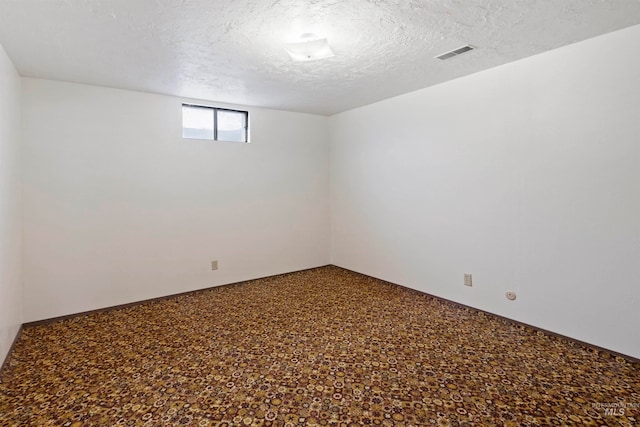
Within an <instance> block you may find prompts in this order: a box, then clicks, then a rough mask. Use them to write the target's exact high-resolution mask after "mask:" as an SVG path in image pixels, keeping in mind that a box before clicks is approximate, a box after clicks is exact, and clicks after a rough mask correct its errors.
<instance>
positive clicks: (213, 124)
mask: <svg viewBox="0 0 640 427" xmlns="http://www.w3.org/2000/svg"><path fill="white" fill-rule="evenodd" d="M248 136H249V112H248V111H241V110H229V109H226V108H216V107H206V106H204V105H192V104H182V137H183V138H190V139H211V140H213V141H231V142H249V138H248Z"/></svg>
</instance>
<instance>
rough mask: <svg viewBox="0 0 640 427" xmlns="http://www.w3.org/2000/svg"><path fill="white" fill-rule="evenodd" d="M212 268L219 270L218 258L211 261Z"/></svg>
mask: <svg viewBox="0 0 640 427" xmlns="http://www.w3.org/2000/svg"><path fill="white" fill-rule="evenodd" d="M211 269H212V270H217V269H218V260H217V259H214V260H213V261H211Z"/></svg>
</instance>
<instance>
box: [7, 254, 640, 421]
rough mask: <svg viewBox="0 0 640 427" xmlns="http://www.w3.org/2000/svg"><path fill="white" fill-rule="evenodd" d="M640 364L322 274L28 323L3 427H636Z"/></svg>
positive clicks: (404, 293)
mask: <svg viewBox="0 0 640 427" xmlns="http://www.w3.org/2000/svg"><path fill="white" fill-rule="evenodd" d="M639 420H640V365H638V364H636V363H632V362H629V361H625V360H624V359H623V358H621V357H614V356H612V355H610V354H609V353H606V352H601V351H598V350H595V349H592V348H587V347H584V346H582V345H580V344H576V343H573V342H571V341H568V340H565V339H561V338H557V337H553V336H548V335H545V334H543V333H541V332H536V331H534V330H532V329H530V328H528V327H524V326H521V325H516V324H513V323H512V322H510V321H507V320H504V319H500V318H496V317H494V316H491V315H487V314H483V313H481V312H477V311H475V310H471V309H466V308H464V307H460V306H457V305H455V304H453V303H449V302H445V301H441V300H438V299H436V298H433V297H430V296H427V295H424V294H420V293H418V292H415V291H412V290H409V289H405V288H402V287H399V286H395V285H392V284H389V283H386V282H382V281H379V280H376V279H373V278H370V277H366V276H362V275H359V274H356V273H353V272H349V271H346V270H343V269H340V268H337V267H323V268H319V269H314V270H308V271H304V272H299V273H292V274H286V275H281V276H276V277H271V278H267V279H261V280H255V281H251V282H245V283H242V284H237V285H231V286H226V287H220V288H215V289H211V290H206V291H201V292H197V293H193V294H189V295H184V296H179V297H175V298H172V299H167V300H163V301H155V302H148V303H145V304H142V305H138V306H134V307H128V308H122V309H117V310H112V311H107V312H102V313H93V314H89V315H84V316H80V317H75V318H72V319H67V320H63V321H57V322H55V323H50V324H47V325H43V326H37V327H29V328H26V329H25V330H24V331H23V334H22V336H21V338H20V339H19V341H18V342H17V344H16V346H15V348H14V352H13V353H12V355H11V358H10V361H9V363H8V364H7V366H6V368H5V370H4V371H3V372H2V375H1V377H0V425H1V426H49V425H51V426H116V425H126V426H174V425H189V426H208V425H223V426H226V425H228V426H299V425H303V426H314V425H326V426H351V425H365V426H367V425H373V426H375V425H382V426H428V425H439V426H458V425H460V426H462V425H479V426H500V425H505V426H511V425H512V426H529V425H544V426H549V425H563V426H570V425H591V426H601V425H608V426H620V425H623V426H632V425H640V424H639V422H640V421H639Z"/></svg>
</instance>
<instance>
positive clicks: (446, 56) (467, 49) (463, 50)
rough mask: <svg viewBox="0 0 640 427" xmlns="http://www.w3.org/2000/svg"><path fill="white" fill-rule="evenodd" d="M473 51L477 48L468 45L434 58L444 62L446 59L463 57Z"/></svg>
mask: <svg viewBox="0 0 640 427" xmlns="http://www.w3.org/2000/svg"><path fill="white" fill-rule="evenodd" d="M473 49H475V47H473V46H471V45H468V44H466V45H464V46H461V47H459V48H457V49H453V50H450V51H449V52H445V53H441V54H440V55H438V56H435V57H434V58H436V59H441V60H443V61H444V60H445V59H449V58H453V57H454V56H458V55H462V54H463V53H467V52H470V51H472V50H473Z"/></svg>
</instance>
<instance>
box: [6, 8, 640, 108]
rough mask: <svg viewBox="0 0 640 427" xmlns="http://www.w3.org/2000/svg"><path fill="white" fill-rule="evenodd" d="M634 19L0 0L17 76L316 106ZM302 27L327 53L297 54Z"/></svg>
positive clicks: (576, 13)
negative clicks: (321, 56) (453, 53)
mask: <svg viewBox="0 0 640 427" xmlns="http://www.w3.org/2000/svg"><path fill="white" fill-rule="evenodd" d="M638 23H640V0H225V1H220V0H155V1H152V0H0V44H2V46H3V47H4V49H5V51H6V52H7V54H8V55H9V57H10V58H11V60H12V61H13V62H14V64H15V66H16V68H17V69H18V71H19V72H20V74H21V75H23V76H29V77H39V78H45V79H54V80H63V81H71V82H78V83H88V84H94V85H100V86H109V87H115V88H123V89H132V90H138V91H145V92H154V93H161V94H168V95H176V96H183V97H189V98H200V99H208V100H214V101H219V102H228V103H235V104H245V105H251V106H260V107H268V108H276V109H284V110H292V111H301V112H308V113H316V114H324V115H331V114H335V113H338V112H341V111H345V110H348V109H351V108H355V107H358V106H362V105H366V104H369V103H372V102H375V101H379V100H382V99H385V98H389V97H392V96H395V95H399V94H402V93H406V92H410V91H413V90H416V89H420V88H424V87H427V86H430V85H434V84H437V83H441V82H443V81H447V80H451V79H454V78H456V77H460V76H463V75H467V74H470V73H474V72H478V71H481V70H484V69H487V68H490V67H494V66H497V65H500V64H504V63H507V62H510V61H514V60H517V59H520V58H524V57H527V56H531V55H535V54H537V53H541V52H544V51H547V50H550V49H554V48H557V47H560V46H563V45H566V44H570V43H573V42H576V41H580V40H584V39H587V38H590V37H593V36H597V35H600V34H604V33H607V32H610V31H614V30H617V29H621V28H624V27H628V26H631V25H635V24H638ZM303 33H315V34H317V35H318V36H321V37H327V38H328V39H329V43H330V44H331V47H332V49H333V51H334V52H335V54H336V55H335V57H333V58H329V59H325V60H320V61H312V62H293V61H292V60H291V59H290V58H289V56H288V55H287V53H286V52H285V51H284V49H283V43H285V42H291V41H295V40H296V38H297V37H299V36H300V35H301V34H303ZM466 43H469V44H471V45H473V46H475V47H477V50H474V51H472V52H470V53H467V54H464V55H463V56H460V57H456V58H453V59H451V60H449V61H439V60H436V59H433V56H435V55H437V54H439V53H442V52H444V51H447V50H451V49H453V48H457V47H459V46H461V45H463V44H466ZM634 54H635V53H634Z"/></svg>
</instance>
